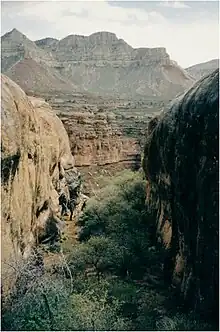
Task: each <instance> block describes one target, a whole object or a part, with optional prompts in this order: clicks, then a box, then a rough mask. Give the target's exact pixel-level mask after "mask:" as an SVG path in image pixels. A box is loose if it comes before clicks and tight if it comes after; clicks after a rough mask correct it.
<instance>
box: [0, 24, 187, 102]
mask: <svg viewBox="0 0 220 332" xmlns="http://www.w3.org/2000/svg"><path fill="white" fill-rule="evenodd" d="M24 58H30V59H32V60H34V61H35V62H38V63H40V64H43V65H44V66H48V67H50V70H53V71H56V72H59V74H60V75H61V76H62V77H63V78H65V79H67V80H68V81H70V82H73V83H74V85H76V86H77V87H78V89H79V90H83V91H84V90H86V91H90V92H93V93H97V94H99V95H100V94H101V95H103V94H106V95H114V96H135V95H136V96H145V97H146V96H148V97H155V98H158V97H161V98H164V97H165V96H166V97H168V99H169V98H170V97H173V96H175V95H176V94H177V93H179V92H182V91H184V90H185V89H187V88H188V87H189V86H191V85H192V83H193V79H192V77H191V76H189V75H188V74H187V72H186V71H185V70H184V69H182V68H181V67H180V66H178V65H177V63H176V62H174V61H172V60H170V57H169V55H168V54H167V53H166V49H165V48H138V49H134V48H132V47H131V46H130V45H128V44H127V43H126V42H125V41H124V40H122V39H118V38H117V36H116V35H115V34H113V33H110V32H105V31H102V32H97V33H93V34H92V35H90V36H77V35H70V36H67V37H65V38H63V39H62V40H56V39H53V38H45V39H42V40H38V41H36V42H35V43H34V42H32V41H30V40H29V39H28V38H27V37H26V36H24V35H22V34H21V33H20V32H18V31H17V30H16V29H14V30H12V31H11V32H9V33H7V34H5V35H4V36H3V37H2V63H3V66H2V68H3V71H4V72H6V73H7V72H8V70H9V69H10V68H11V66H13V65H14V64H15V63H17V62H19V61H21V60H23V59H24ZM8 74H9V76H10V74H11V73H10V71H9V72H8ZM13 78H14V79H16V75H15V76H14V77H13ZM20 84H21V86H22V87H23V83H22V76H21V78H20ZM46 90H47V87H46V86H45V91H46Z"/></svg>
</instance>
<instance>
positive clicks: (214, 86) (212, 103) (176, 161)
mask: <svg viewBox="0 0 220 332" xmlns="http://www.w3.org/2000/svg"><path fill="white" fill-rule="evenodd" d="M218 80H219V73H218V70H216V71H215V72H214V73H212V74H210V75H209V76H208V77H205V78H203V79H201V80H200V81H198V82H197V83H196V84H195V85H194V87H193V88H191V89H190V90H189V91H188V92H187V93H186V94H185V95H183V96H181V97H180V98H178V100H175V101H174V102H173V104H172V105H171V106H170V108H169V109H168V110H166V111H164V113H163V114H162V115H160V116H159V117H158V118H157V119H154V120H152V121H151V122H150V124H149V129H148V141H147V144H146V147H145V156H144V162H143V167H144V170H145V173H146V177H147V179H148V185H147V203H148V206H149V208H150V209H151V211H152V212H153V213H154V215H155V218H156V220H157V229H158V236H159V238H160V239H161V240H162V243H163V244H164V246H165V248H166V252H167V256H166V259H165V262H164V273H165V277H166V278H167V280H168V281H169V282H172V283H173V284H176V286H177V288H179V289H180V292H181V295H182V297H183V298H184V301H185V303H186V306H187V307H191V306H192V307H194V308H195V309H197V310H199V311H200V312H202V314H203V315H207V314H211V313H214V314H216V317H217V315H218V294H219V291H218V283H219V278H218V271H219V267H218V265H219V261H218V231H219V225H218V199H219V194H218V178H219V177H218V174H219V155H218V144H219V139H218V129H219V127H218V124H219V121H218V120H219V118H218V105H219V91H218Z"/></svg>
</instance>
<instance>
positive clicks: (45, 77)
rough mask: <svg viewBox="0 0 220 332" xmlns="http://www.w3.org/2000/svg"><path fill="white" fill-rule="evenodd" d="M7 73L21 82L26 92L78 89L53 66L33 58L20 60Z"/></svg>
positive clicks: (71, 90)
mask: <svg viewBox="0 0 220 332" xmlns="http://www.w3.org/2000/svg"><path fill="white" fill-rule="evenodd" d="M5 73H6V75H7V76H9V77H10V78H11V79H13V80H14V81H15V82H16V83H17V84H19V85H20V86H21V87H22V89H24V91H25V92H39V93H44V92H48V93H52V92H53V93H54V92H66V93H68V92H69V93H71V92H73V91H75V90H76V86H75V85H74V84H73V83H72V82H68V81H67V80H65V79H64V78H62V77H61V75H60V74H59V73H58V72H56V71H55V70H54V69H53V68H51V67H49V66H47V65H45V64H43V63H42V64H40V63H37V62H36V61H35V60H33V59H27V58H25V59H24V60H20V61H18V62H16V63H15V64H14V65H13V66H12V67H11V68H10V69H8V70H7V71H6V72H5Z"/></svg>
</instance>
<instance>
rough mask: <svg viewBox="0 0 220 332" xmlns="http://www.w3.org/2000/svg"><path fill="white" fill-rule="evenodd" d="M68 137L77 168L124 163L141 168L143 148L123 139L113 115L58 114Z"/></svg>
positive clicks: (132, 141) (136, 143)
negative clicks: (141, 150)
mask: <svg viewBox="0 0 220 332" xmlns="http://www.w3.org/2000/svg"><path fill="white" fill-rule="evenodd" d="M59 117H60V119H61V120H62V122H63V124H64V127H65V129H66V131H67V133H68V135H69V139H70V144H71V151H72V154H73V155H74V158H75V163H76V166H77V167H82V166H91V165H97V166H105V165H108V164H116V163H124V164H127V166H128V167H130V168H139V167H140V145H139V142H138V141H137V140H135V139H129V138H127V137H124V136H122V133H121V131H120V130H119V128H118V125H117V123H116V121H115V115H114V114H111V113H97V114H94V113H89V112H72V113H70V112H68V113H65V114H64V113H61V114H59Z"/></svg>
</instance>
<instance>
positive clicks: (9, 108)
mask: <svg viewBox="0 0 220 332" xmlns="http://www.w3.org/2000/svg"><path fill="white" fill-rule="evenodd" d="M1 105H2V110H1V116H2V132H1V139H2V142H1V144H2V145H1V146H2V151H1V166H2V187H1V190H2V195H1V197H2V210H1V212H2V216H1V219H2V264H3V265H2V272H3V273H5V274H6V275H8V273H9V272H8V263H12V262H13V261H14V260H17V259H19V257H21V256H24V257H27V256H28V255H29V254H30V252H31V249H32V248H33V246H35V245H36V244H38V243H41V242H43V241H44V242H45V241H47V240H48V241H49V240H52V239H55V238H56V237H57V236H58V237H59V231H60V229H61V228H62V226H63V225H62V222H61V220H60V218H59V217H60V209H61V207H60V205H59V196H60V195H61V194H62V193H64V194H65V195H66V197H67V199H68V200H71V199H73V198H74V199H75V201H77V204H78V202H79V200H80V193H79V188H80V180H79V176H80V175H79V173H78V171H77V169H76V168H75V166H74V158H73V156H72V154H71V151H70V146H69V139H68V136H67V133H66V131H65V129H64V127H63V125H62V122H61V121H60V119H59V118H58V117H57V116H56V115H55V113H54V111H52V109H51V108H50V107H49V105H48V104H47V103H45V102H44V101H43V100H39V99H36V98H28V97H27V96H26V95H25V93H24V92H23V91H22V90H21V89H20V87H19V86H18V85H16V84H15V83H14V82H13V81H11V80H10V79H9V78H8V77H6V76H4V75H2V104H1ZM77 188H78V190H77ZM76 193H77V194H76Z"/></svg>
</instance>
